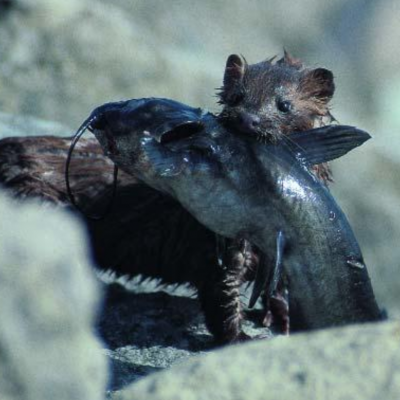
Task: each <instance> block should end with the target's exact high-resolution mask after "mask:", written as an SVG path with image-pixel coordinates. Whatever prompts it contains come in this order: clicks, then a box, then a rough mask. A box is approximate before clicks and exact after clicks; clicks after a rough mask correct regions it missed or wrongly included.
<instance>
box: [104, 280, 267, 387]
mask: <svg viewBox="0 0 400 400" xmlns="http://www.w3.org/2000/svg"><path fill="white" fill-rule="evenodd" d="M111 282H112V281H111ZM119 282H120V283H119V284H117V283H109V285H108V286H107V289H108V291H107V292H108V296H107V300H106V303H105V306H104V309H103V312H102V315H101V320H100V324H99V331H100V334H101V336H102V337H103V339H104V341H105V343H106V344H107V347H108V350H107V352H106V353H107V355H108V356H109V357H110V360H111V375H112V376H111V382H110V385H109V387H108V389H109V390H110V391H116V390H120V389H121V388H123V387H125V386H127V385H128V384H130V383H132V382H134V381H136V380H138V379H139V378H142V377H144V376H146V375H149V374H152V373H153V372H157V371H160V370H162V369H164V368H169V367H171V366H172V365H174V364H176V363H178V362H181V361H182V360H185V359H188V358H190V357H193V356H195V355H196V354H201V353H207V352H209V351H212V350H214V349H215V344H214V342H213V338H212V336H211V334H210V333H209V332H208V331H207V329H206V327H205V324H204V318H203V313H202V312H201V310H200V305H199V302H198V300H197V299H196V297H195V296H193V290H190V289H188V288H186V289H185V288H184V287H178V288H177V289H175V286H164V287H161V288H160V287H157V286H156V285H155V284H154V283H153V282H152V281H150V282H147V283H146V282H145V283H141V284H140V283H138V280H134V281H132V282H125V281H124V280H122V279H120V280H119ZM122 284H123V285H122ZM174 289H175V290H174ZM260 319H261V318H258V321H257V311H255V312H253V314H250V315H249V316H248V319H247V320H246V321H244V329H245V331H246V332H247V333H248V334H249V335H251V336H253V335H260V334H263V335H268V334H269V335H272V333H271V332H270V331H269V330H268V329H266V328H263V327H261V326H260V323H259V320H260ZM257 322H258V323H257Z"/></svg>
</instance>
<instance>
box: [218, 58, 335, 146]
mask: <svg viewBox="0 0 400 400" xmlns="http://www.w3.org/2000/svg"><path fill="white" fill-rule="evenodd" d="M334 91H335V84H334V81H333V74H332V72H331V71H329V70H327V69H325V68H315V69H311V68H305V67H304V66H303V64H302V63H301V62H300V60H297V59H295V58H293V57H291V56H290V55H289V54H288V53H287V52H285V55H284V57H283V58H281V59H280V60H278V61H276V62H274V59H271V60H267V61H262V62H260V63H258V64H252V65H249V64H247V62H246V60H245V59H244V58H243V57H240V56H238V55H235V54H233V55H231V56H229V57H228V60H227V62H226V69H225V75H224V81H223V86H222V88H221V89H220V91H219V93H218V96H219V99H220V100H219V103H220V104H222V105H223V109H222V112H221V113H220V115H219V118H220V119H221V121H222V122H223V123H225V124H226V125H228V126H229V127H230V128H232V129H236V130H238V131H240V132H242V133H245V134H254V135H256V136H257V137H258V138H260V139H261V138H264V139H270V140H275V139H277V138H278V137H279V136H280V135H285V134H287V133H289V132H293V131H302V130H305V129H311V128H313V127H314V126H315V125H316V124H317V123H321V122H322V121H323V118H324V117H330V116H331V115H330V112H329V108H328V103H329V101H330V99H331V98H332V96H333V93H334Z"/></svg>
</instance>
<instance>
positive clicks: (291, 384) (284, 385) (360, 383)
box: [111, 322, 400, 400]
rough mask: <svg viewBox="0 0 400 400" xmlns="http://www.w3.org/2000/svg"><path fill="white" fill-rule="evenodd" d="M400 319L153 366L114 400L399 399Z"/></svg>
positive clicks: (240, 347) (235, 347)
mask: <svg viewBox="0 0 400 400" xmlns="http://www.w3.org/2000/svg"><path fill="white" fill-rule="evenodd" d="M399 340H400V323H398V322H392V323H380V324H373V325H372V324H371V325H358V326H351V327H346V328H340V329H331V330H326V331H320V332H314V333H309V334H299V335H293V336H292V337H289V338H285V337H280V338H274V339H273V340H271V341H269V342H266V341H260V342H253V343H248V344H243V345H237V346H231V347H228V348H225V349H223V350H221V351H216V352H214V353H211V354H207V355H205V356H198V357H196V358H193V359H191V360H190V361H187V362H182V363H181V364H180V365H177V366H175V367H172V368H171V369H169V370H167V371H163V372H160V373H155V374H153V375H152V376H149V377H147V378H145V379H143V380H141V381H139V382H137V383H135V384H133V385H131V386H130V387H128V388H126V389H125V390H122V391H120V392H118V393H114V394H113V396H111V399H112V400H189V399H190V400H196V399H199V400H200V399H207V400H214V399H215V400H225V399H226V400H230V399H235V400H242V399H243V400H247V399H251V400H258V399H259V400H269V399H271V400H272V399H280V400H293V399H296V400H309V399H314V400H341V399H352V400H374V399H386V400H397V399H398V398H399V393H400V346H399Z"/></svg>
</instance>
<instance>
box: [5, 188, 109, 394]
mask: <svg viewBox="0 0 400 400" xmlns="http://www.w3.org/2000/svg"><path fill="white" fill-rule="evenodd" d="M98 301H99V288H98V283H97V282H96V279H95V277H94V274H93V271H91V270H90V264H89V261H88V252H87V247H86V240H85V237H84V235H83V232H82V230H81V228H80V227H79V226H78V224H77V222H76V221H74V220H72V218H71V216H68V217H67V216H66V215H65V213H64V214H63V213H61V212H60V211H58V210H52V209H50V208H48V207H47V208H45V209H44V208H42V207H40V206H39V205H38V204H25V203H24V204H22V203H19V202H15V201H11V200H10V199H8V198H7V197H5V196H4V195H3V194H1V193H0V321H1V323H0V399H2V400H28V399H29V400H54V399H57V400H75V399H85V400H99V399H102V398H104V391H105V387H106V383H107V373H106V360H105V357H104V354H102V350H101V346H100V342H99V340H98V339H97V338H96V337H95V336H94V334H93V328H92V327H93V324H94V320H95V314H96V312H97V309H98Z"/></svg>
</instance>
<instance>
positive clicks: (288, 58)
mask: <svg viewBox="0 0 400 400" xmlns="http://www.w3.org/2000/svg"><path fill="white" fill-rule="evenodd" d="M277 64H286V65H289V66H291V67H294V68H296V69H301V68H302V67H303V63H302V62H301V60H300V59H299V58H295V57H293V56H292V55H291V54H290V53H289V52H288V51H287V50H286V49H283V57H282V58H281V59H280V60H278V61H277Z"/></svg>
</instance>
